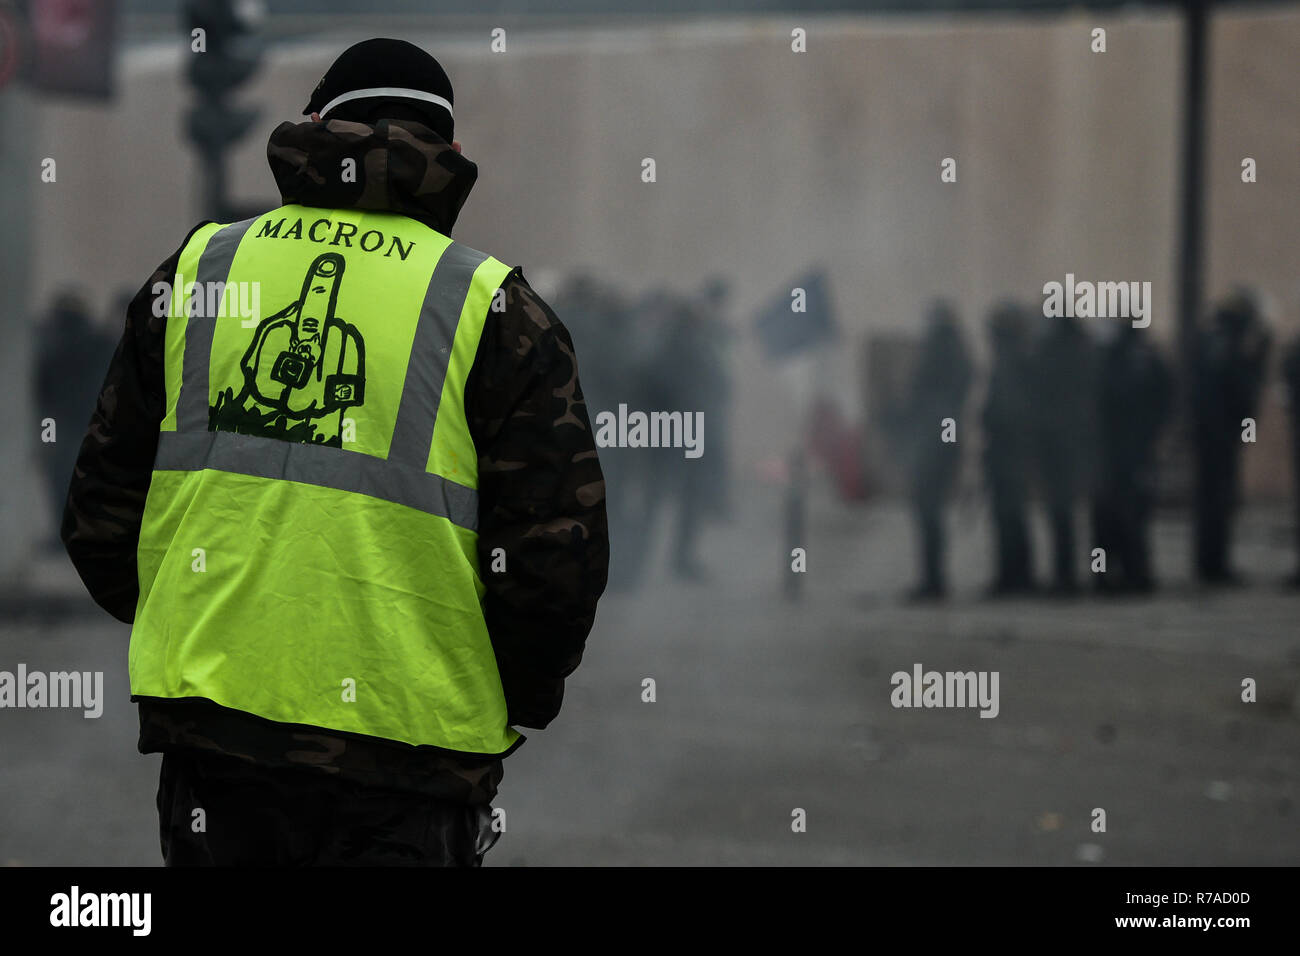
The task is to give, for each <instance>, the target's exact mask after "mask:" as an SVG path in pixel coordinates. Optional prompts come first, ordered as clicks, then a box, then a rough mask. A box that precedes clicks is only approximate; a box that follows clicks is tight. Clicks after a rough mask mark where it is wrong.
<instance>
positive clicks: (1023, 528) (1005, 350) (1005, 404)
mask: <svg viewBox="0 0 1300 956" xmlns="http://www.w3.org/2000/svg"><path fill="white" fill-rule="evenodd" d="M989 335H990V340H991V344H992V347H993V368H992V371H991V373H990V375H989V385H988V393H987V395H986V396H985V399H984V410H983V415H982V424H983V429H984V479H985V482H986V484H987V487H988V491H989V497H990V503H991V505H992V513H993V527H994V534H995V537H996V546H995V553H996V567H997V572H996V577H995V578H994V580H993V583H992V585H991V586H990V588H989V595H990V596H992V597H1004V596H1009V595H1015V594H1025V593H1028V592H1031V591H1033V590H1034V572H1033V550H1032V547H1031V544H1030V538H1029V520H1028V516H1027V509H1028V499H1029V477H1028V476H1029V474H1030V468H1031V465H1032V438H1031V436H1032V431H1033V427H1034V420H1033V408H1032V402H1033V368H1032V364H1031V356H1030V352H1029V340H1028V313H1027V311H1026V310H1025V309H1024V307H1022V306H1020V305H1019V304H1017V303H1013V302H1004V303H1001V304H999V305H998V306H997V307H995V308H994V310H993V312H992V314H991V315H990V317H989Z"/></svg>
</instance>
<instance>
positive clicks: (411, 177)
mask: <svg viewBox="0 0 1300 956" xmlns="http://www.w3.org/2000/svg"><path fill="white" fill-rule="evenodd" d="M266 159H267V162H269V163H270V164H271V172H272V174H273V175H274V176H275V182H276V185H277V186H278V187H279V189H280V198H281V199H282V200H283V201H284V202H285V203H286V204H288V203H299V204H301V205H304V206H321V207H324V208H327V209H368V210H373V211H376V212H394V213H400V214H401V215H404V216H410V217H411V218H412V219H417V220H419V221H420V222H422V223H424V224H425V225H427V226H430V227H432V228H433V229H436V230H437V231H438V232H441V233H443V234H444V235H450V234H451V228H452V226H453V225H455V223H456V217H457V216H458V215H459V214H460V209H461V206H463V205H464V204H465V200H466V198H468V196H469V191H470V189H472V188H473V186H474V182H475V180H477V179H478V166H476V165H475V164H474V163H473V162H471V161H470V160H468V159H466V158H465V157H464V156H462V155H461V154H460V153H458V152H456V150H454V149H452V147H451V145H450V144H449V143H447V141H446V140H444V139H443V138H442V137H440V136H439V135H438V134H437V133H435V132H434V131H433V130H431V129H429V128H428V127H427V126H423V125H421V124H419V123H415V122H411V121H407V120H380V121H379V122H378V123H376V124H375V125H374V126H368V125H366V124H364V123H352V122H348V121H346V120H326V121H322V122H319V123H312V122H307V123H281V124H280V125H279V126H277V127H276V128H275V129H274V130H272V131H271V138H270V140H269V141H268V142H267V144H266ZM347 159H351V160H353V161H354V162H355V164H356V175H355V177H348V178H349V179H355V181H354V182H348V181H345V179H344V169H345V167H344V161H345V160H347Z"/></svg>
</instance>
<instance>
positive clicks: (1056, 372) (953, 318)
mask: <svg viewBox="0 0 1300 956" xmlns="http://www.w3.org/2000/svg"><path fill="white" fill-rule="evenodd" d="M1087 325H1088V327H1085V323H1084V322H1082V321H1080V320H1079V319H1076V318H1071V317H1045V316H1043V315H1042V311H1041V310H1037V309H1031V308H1029V307H1026V306H1023V305H1021V304H1018V303H1015V302H1004V303H1002V304H999V305H998V306H996V307H995V308H994V309H993V310H992V313H991V314H990V316H989V319H988V335H989V345H990V350H991V353H992V359H991V363H990V369H989V373H988V380H987V383H986V388H985V390H984V397H983V403H982V406H981V407H980V408H979V410H978V414H979V424H980V429H979V430H980V433H981V435H982V437H983V450H982V456H981V459H980V471H981V477H982V487H983V489H984V491H985V492H986V493H987V495H988V499H989V507H990V513H991V516H992V521H993V527H994V539H995V540H994V542H993V544H994V547H993V551H994V554H995V562H994V572H993V577H992V581H991V582H990V584H989V594H990V595H991V596H1004V595H1017V594H1026V593H1030V592H1034V591H1037V590H1040V589H1042V590H1044V591H1045V592H1046V593H1049V594H1056V595H1069V594H1073V593H1075V592H1077V591H1078V590H1079V589H1080V587H1081V586H1082V578H1083V577H1084V576H1083V575H1081V574H1080V564H1081V563H1083V562H1087V565H1088V566H1087V571H1089V572H1092V573H1090V574H1087V575H1086V577H1088V578H1090V579H1091V580H1092V582H1093V585H1094V587H1095V588H1096V589H1097V590H1098V591H1100V592H1102V593H1109V594H1118V593H1134V592H1138V593H1144V592H1150V591H1151V590H1153V589H1154V588H1155V586H1156V580H1155V576H1154V572H1153V568H1152V560H1151V518H1152V512H1153V509H1154V505H1155V502H1156V496H1157V491H1158V475H1157V466H1158V463H1159V462H1158V459H1157V448H1158V443H1159V442H1160V439H1161V438H1162V436H1163V435H1164V434H1165V433H1166V432H1167V431H1168V430H1169V428H1170V426H1171V424H1172V423H1173V422H1174V420H1175V418H1176V413H1177V412H1178V410H1179V409H1180V408H1182V409H1186V414H1185V416H1182V417H1183V418H1185V419H1186V426H1187V433H1188V437H1189V438H1190V444H1191V447H1192V459H1193V465H1192V479H1193V486H1194V493H1193V500H1192V507H1193V510H1194V515H1193V517H1194V523H1195V569H1196V574H1197V577H1198V579H1199V580H1200V581H1201V582H1203V583H1205V584H1213V585H1222V584H1231V583H1235V582H1237V581H1238V580H1239V579H1238V576H1237V574H1236V572H1235V571H1234V569H1233V568H1232V566H1231V564H1230V561H1229V555H1230V553H1231V541H1232V526H1233V516H1234V512H1235V511H1236V507H1237V503H1238V500H1239V491H1240V485H1241V459H1242V449H1243V448H1244V447H1247V445H1248V442H1250V441H1253V431H1252V428H1251V423H1250V422H1247V421H1245V420H1246V419H1251V420H1252V421H1253V419H1254V418H1255V415H1256V409H1257V406H1258V403H1259V398H1260V391H1261V385H1262V383H1263V382H1264V380H1265V368H1266V361H1267V359H1268V354H1269V347H1270V334H1269V331H1268V329H1267V328H1266V326H1265V323H1264V321H1263V317H1262V314H1261V310H1260V307H1259V305H1258V303H1257V301H1256V299H1255V298H1254V297H1253V296H1252V295H1251V294H1250V293H1249V292H1248V291H1245V290H1241V291H1237V292H1235V293H1233V294H1232V295H1230V296H1229V297H1228V298H1226V299H1225V300H1224V301H1223V302H1221V303H1219V304H1218V305H1217V306H1216V307H1215V308H1214V310H1213V312H1212V315H1211V317H1210V320H1209V322H1208V323H1207V324H1206V325H1205V327H1204V328H1203V329H1201V330H1199V332H1198V333H1197V335H1196V338H1195V340H1194V344H1193V348H1192V349H1191V352H1192V355H1191V361H1190V366H1191V367H1190V369H1189V373H1188V375H1187V376H1185V377H1184V378H1183V379H1181V380H1180V379H1178V378H1176V376H1175V374H1174V370H1173V367H1172V366H1171V364H1170V363H1169V361H1167V359H1166V358H1165V357H1164V356H1163V355H1162V354H1161V352H1160V350H1159V349H1158V348H1157V347H1156V345H1155V344H1154V343H1153V342H1152V339H1151V336H1150V335H1149V334H1148V330H1147V329H1144V328H1135V327H1134V326H1133V324H1132V323H1131V322H1128V321H1123V320H1112V321H1109V322H1107V323H1106V324H1103V325H1100V326H1096V325H1093V323H1092V322H1091V321H1089V322H1088V323H1087ZM1283 373H1284V379H1285V381H1286V384H1287V387H1288V389H1289V392H1290V395H1291V412H1292V418H1291V427H1292V433H1293V434H1292V448H1293V450H1296V454H1297V460H1296V466H1297V467H1296V469H1295V471H1296V474H1297V475H1300V340H1297V341H1296V343H1294V344H1292V345H1291V346H1290V348H1289V350H1288V353H1287V355H1286V357H1285V360H1284V362H1283ZM974 383H975V368H974V363H973V362H972V359H971V353H970V349H969V347H968V343H967V342H966V340H965V338H964V335H963V332H962V329H961V324H960V322H959V321H958V316H957V314H956V311H955V309H954V308H953V306H952V305H951V304H950V303H948V302H945V301H938V302H935V303H934V304H933V305H932V306H931V308H930V311H929V314H928V316H927V318H926V330H925V333H924V338H923V342H922V345H921V348H920V354H919V356H918V360H917V362H916V365H915V368H914V370H913V373H912V376H911V379H910V381H909V383H908V386H907V388H906V390H905V394H904V395H903V396H901V397H900V399H899V400H898V401H897V402H896V403H895V406H894V407H893V408H891V409H890V410H889V413H888V415H887V416H886V418H887V422H888V431H889V433H890V438H891V444H892V447H893V449H894V451H895V453H896V454H897V455H899V456H900V459H901V462H902V464H903V466H904V471H905V473H906V476H907V483H908V486H909V488H910V498H911V504H912V510H913V513H914V516H915V522H916V527H917V534H918V538H919V541H920V548H919V551H920V555H921V560H920V573H919V578H920V580H919V582H918V584H917V587H916V589H915V592H914V593H913V597H914V598H916V599H930V598H939V597H942V596H943V595H944V594H945V593H946V591H947V581H946V576H945V573H944V569H945V539H946V535H945V522H944V514H945V509H946V507H947V505H948V503H949V502H950V500H951V498H952V495H953V491H954V486H955V483H956V482H957V479H958V473H959V469H960V466H961V451H960V449H961V448H962V442H961V441H957V440H955V435H956V433H955V429H950V430H949V431H950V433H949V434H948V435H944V434H942V428H941V422H942V421H943V420H944V419H951V420H952V421H953V422H954V423H956V422H964V421H965V419H964V418H963V415H962V411H963V409H964V408H965V406H966V405H967V402H968V400H969V399H970V398H971V393H972V386H973V385H974ZM1180 384H1181V385H1182V386H1185V392H1184V391H1180ZM945 439H946V440H945ZM1033 501H1037V502H1039V503H1040V505H1041V507H1042V509H1043V511H1044V512H1045V516H1046V518H1047V526H1048V528H1049V530H1050V542H1051V543H1050V549H1051V555H1050V558H1051V560H1050V567H1051V571H1050V578H1049V580H1048V581H1046V582H1040V581H1038V580H1036V578H1035V574H1034V556H1033V549H1032V544H1031V541H1032V537H1031V534H1030V517H1029V512H1030V508H1031V503H1032V502H1033ZM1297 501H1300V481H1298V482H1297ZM1082 505H1086V506H1087V508H1086V510H1087V514H1088V521H1089V524H1090V528H1089V533H1088V534H1087V536H1086V538H1083V539H1081V538H1080V537H1079V535H1078V531H1077V528H1076V514H1077V512H1078V511H1079V510H1080V506H1082ZM1081 541H1084V542H1086V545H1085V546H1083V547H1081V546H1080V543H1081ZM1297 548H1298V549H1300V540H1298V541H1297Z"/></svg>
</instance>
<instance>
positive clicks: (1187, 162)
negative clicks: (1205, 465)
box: [1178, 0, 1209, 412]
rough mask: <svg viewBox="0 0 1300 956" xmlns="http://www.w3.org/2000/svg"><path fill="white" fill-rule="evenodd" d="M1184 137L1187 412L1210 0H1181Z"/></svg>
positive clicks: (1196, 317)
mask: <svg viewBox="0 0 1300 956" xmlns="http://www.w3.org/2000/svg"><path fill="white" fill-rule="evenodd" d="M1183 10H1184V15H1185V16H1184V21H1183V143H1182V182H1181V187H1182V188H1181V190H1180V197H1179V231H1178V233H1179V256H1178V355H1179V361H1180V365H1181V370H1182V382H1183V390H1184V391H1183V398H1184V403H1183V407H1184V408H1185V409H1187V410H1188V411H1189V412H1190V401H1191V397H1192V393H1191V373H1192V360H1193V355H1194V350H1195V347H1196V330H1197V327H1198V323H1199V321H1200V314H1201V295H1202V290H1203V284H1202V281H1201V280H1202V274H1203V272H1204V235H1203V234H1204V224H1205V219H1204V198H1205V197H1204V192H1205V77H1206V70H1207V55H1208V46H1209V23H1208V21H1209V0H1184V4H1183Z"/></svg>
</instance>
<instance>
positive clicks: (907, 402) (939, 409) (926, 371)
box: [894, 299, 974, 601]
mask: <svg viewBox="0 0 1300 956" xmlns="http://www.w3.org/2000/svg"><path fill="white" fill-rule="evenodd" d="M973 378H974V368H973V365H972V363H971V359H970V350H969V349H968V348H967V347H966V340H965V336H963V335H962V331H961V325H960V324H959V322H958V320H957V313H956V310H955V309H954V308H953V306H952V304H951V303H949V302H947V301H945V300H942V299H941V300H937V301H935V302H933V303H932V304H931V305H930V309H929V313H928V314H927V316H926V330H925V338H924V340H923V341H922V343H921V350H920V354H919V355H918V357H917V362H916V367H915V369H914V370H913V371H912V375H911V381H910V383H909V385H908V389H907V394H906V397H905V398H904V400H903V402H902V403H901V405H902V407H901V409H900V411H899V414H898V416H897V418H896V420H895V422H894V432H895V442H896V445H897V447H898V449H899V453H900V456H901V457H902V459H903V467H904V469H905V470H906V473H907V476H908V484H909V485H910V487H911V498H912V511H913V513H914V515H915V519H916V528H917V534H918V537H919V538H920V545H921V547H920V559H921V560H920V582H919V583H918V584H917V586H916V588H915V589H914V590H913V591H912V592H911V594H910V595H909V597H910V599H912V600H915V601H927V600H935V599H938V598H942V597H944V596H945V595H946V594H947V591H948V584H947V574H946V569H945V557H944V556H945V553H946V550H947V548H946V545H945V542H946V537H947V536H946V534H945V533H944V509H945V507H946V506H947V504H948V500H949V499H950V498H951V496H952V489H953V486H954V484H956V482H957V478H958V475H959V473H960V471H961V446H960V444H959V443H958V442H956V441H944V440H943V438H944V436H943V420H944V419H945V418H951V419H953V420H954V421H955V422H957V423H958V427H959V428H964V419H963V416H962V412H963V409H964V408H965V406H966V398H967V395H968V394H969V392H970V387H971V382H972V380H973Z"/></svg>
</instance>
